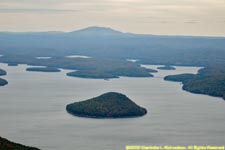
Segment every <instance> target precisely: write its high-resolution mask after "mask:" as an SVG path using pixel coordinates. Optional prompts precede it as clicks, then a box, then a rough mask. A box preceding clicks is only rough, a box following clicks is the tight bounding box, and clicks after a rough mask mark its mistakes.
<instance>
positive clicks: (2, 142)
mask: <svg viewBox="0 0 225 150" xmlns="http://www.w3.org/2000/svg"><path fill="white" fill-rule="evenodd" d="M0 150H40V149H38V148H34V147H28V146H24V145H21V144H17V143H14V142H11V141H9V140H7V139H5V138H2V137H0Z"/></svg>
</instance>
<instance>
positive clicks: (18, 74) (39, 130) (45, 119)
mask: <svg viewBox="0 0 225 150" xmlns="http://www.w3.org/2000/svg"><path fill="white" fill-rule="evenodd" d="M26 67H27V66H26V65H19V66H18V67H9V66H7V65H6V64H0V68H2V69H5V70H7V72H8V75H7V76H5V77H2V78H5V79H7V80H8V81H9V85H7V86H4V87H0V95H1V98H0V118H1V119H0V133H1V136H3V137H5V138H8V139H10V140H12V141H15V142H19V143H24V144H26V145H30V146H35V147H38V148H41V149H43V150H71V149H79V150H90V149H91V150H99V149H102V150H103V149H105V150H106V149H107V150H115V149H116V150H123V149H124V147H125V146H126V145H194V144H196V145H223V144H224V143H225V140H224V139H225V129H224V126H225V120H224V116H225V105H224V103H225V102H224V100H222V99H221V98H216V97H210V96H206V95H197V94H192V93H188V92H186V91H182V88H181V87H182V85H181V84H180V83H175V82H167V81H164V80H163V77H164V76H166V75H168V74H179V73H196V72H197V70H198V68H196V67H177V70H170V71H166V70H159V72H158V73H155V74H154V75H155V77H154V78H127V77H121V78H120V79H112V80H109V81H105V80H96V79H81V78H74V77H67V76H66V75H65V74H66V72H68V71H67V70H63V71H62V72H60V73H40V72H26V71H25V69H26ZM146 67H150V68H153V69H154V68H155V67H156V66H146ZM109 91H115V92H121V93H124V94H126V95H127V96H128V97H129V98H131V99H132V100H133V101H135V102H136V103H137V104H139V105H140V106H143V107H145V108H147V110H148V114H147V115H146V116H144V117H140V118H129V119H88V118H80V117H74V116H71V115H69V114H68V113H67V112H66V110H65V106H66V105H67V104H68V103H71V102H75V101H80V100H85V99H88V98H91V97H95V96H98V95H100V94H102V93H105V92H109Z"/></svg>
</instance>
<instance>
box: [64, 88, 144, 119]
mask: <svg viewBox="0 0 225 150" xmlns="http://www.w3.org/2000/svg"><path fill="white" fill-rule="evenodd" d="M66 110H67V111H68V112H69V113H70V114H72V115H75V116H80V117H89V118H129V117H139V116H143V115H145V114H146V113H147V110H146V109H145V108H142V107H140V106H138V105H137V104H136V103H134V102H133V101H131V100H130V99H129V98H128V97H127V96H125V95H123V94H120V93H116V92H109V93H105V94H102V95H100V96H98V97H94V98H91V99H88V100H85V101H80V102H75V103H72V104H68V105H67V106H66Z"/></svg>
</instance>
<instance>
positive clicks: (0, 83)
mask: <svg viewBox="0 0 225 150" xmlns="http://www.w3.org/2000/svg"><path fill="white" fill-rule="evenodd" d="M5 75H7V72H6V71H5V70H3V69H0V76H5ZM6 84H8V81H6V80H5V79H2V78H0V86H4V85H6Z"/></svg>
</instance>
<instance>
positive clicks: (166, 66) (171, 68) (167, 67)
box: [157, 65, 176, 70]
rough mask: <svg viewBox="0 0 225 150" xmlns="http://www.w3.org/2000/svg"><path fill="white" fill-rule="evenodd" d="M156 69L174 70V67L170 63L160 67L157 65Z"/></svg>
mask: <svg viewBox="0 0 225 150" xmlns="http://www.w3.org/2000/svg"><path fill="white" fill-rule="evenodd" d="M157 69H160V70H176V68H175V67H172V66H170V65H165V66H162V67H157Z"/></svg>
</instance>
